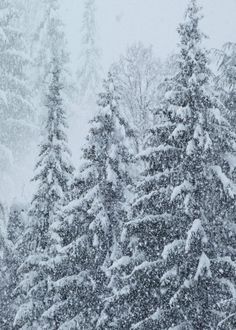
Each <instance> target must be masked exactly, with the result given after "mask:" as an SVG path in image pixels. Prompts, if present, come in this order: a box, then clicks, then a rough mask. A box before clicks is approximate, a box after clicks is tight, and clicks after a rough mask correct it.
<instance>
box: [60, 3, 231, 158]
mask: <svg viewBox="0 0 236 330" xmlns="http://www.w3.org/2000/svg"><path fill="white" fill-rule="evenodd" d="M187 3H188V0H97V29H98V42H97V43H98V47H99V48H100V49H101V51H102V58H101V61H102V66H103V68H104V75H105V73H106V71H107V70H108V68H109V66H110V65H111V63H112V62H113V61H115V60H117V59H118V57H119V56H120V54H122V53H124V52H125V51H126V48H127V46H128V45H129V44H132V43H133V42H137V41H141V42H142V43H143V44H144V45H146V46H149V45H150V44H152V45H153V48H154V51H155V53H156V55H157V56H159V57H161V58H165V57H166V56H167V55H168V54H170V53H171V52H173V51H175V50H176V45H177V43H178V41H179V39H178V34H177V31H176V29H177V26H178V24H179V23H180V22H182V21H183V17H184V13H185V10H186V6H187ZM83 4H84V0H61V14H62V18H63V20H64V22H65V27H66V35H67V38H68V48H69V51H70V53H71V60H72V63H73V71H75V70H76V69H77V67H78V56H79V51H80V39H81V35H80V29H81V19H82V14H83ZM199 4H200V5H201V6H202V7H203V11H202V12H203V15H204V19H203V20H202V22H201V24H202V29H203V32H204V33H205V34H207V35H208V36H209V39H207V40H206V46H207V47H208V48H220V47H221V46H222V45H223V44H224V43H225V42H226V41H234V42H236V0H199ZM95 111H96V107H94V109H82V108H81V105H80V104H76V105H75V113H76V114H77V116H76V118H73V120H72V121H71V123H70V140H71V145H72V151H73V158H74V161H75V163H78V160H79V158H80V148H81V146H82V145H83V142H84V137H85V136H86V133H87V130H88V120H89V118H91V117H92V116H93V114H94V112H95Z"/></svg>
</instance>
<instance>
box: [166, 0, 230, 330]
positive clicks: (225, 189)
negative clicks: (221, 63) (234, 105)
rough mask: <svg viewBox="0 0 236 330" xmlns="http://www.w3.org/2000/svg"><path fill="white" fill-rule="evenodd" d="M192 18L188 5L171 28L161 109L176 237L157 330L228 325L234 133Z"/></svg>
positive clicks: (169, 250) (194, 12)
mask: <svg viewBox="0 0 236 330" xmlns="http://www.w3.org/2000/svg"><path fill="white" fill-rule="evenodd" d="M200 18H201V15H200V13H199V7H198V6H197V3H196V0H191V1H190V4H189V6H188V9H187V11H186V16H185V22H184V23H183V24H180V26H179V29H178V32H179V35H180V48H181V50H180V58H179V62H178V65H179V72H177V75H176V76H175V77H174V78H173V79H172V82H171V88H170V91H169V92H168V93H167V94H166V106H165V108H164V113H165V114H166V116H167V118H168V122H169V124H170V125H172V133H171V135H170V136H168V141H171V144H172V145H173V147H174V148H176V149H177V150H178V156H177V157H176V165H175V166H174V168H173V171H174V176H173V178H172V180H171V181H170V184H171V186H172V194H171V199H170V201H171V204H172V207H171V213H172V217H173V218H174V220H175V222H174V227H175V228H176V229H177V233H178V235H176V237H175V239H174V240H172V241H170V240H169V239H168V240H169V243H168V241H167V243H168V244H166V246H165V247H164V250H163V254H162V256H163V260H164V263H165V267H166V271H165V273H164V274H163V276H162V278H161V293H162V295H161V307H162V308H163V310H162V313H160V320H162V321H163V324H162V327H163V328H164V329H170V328H172V327H173V328H176V329H194V330H196V329H197V330H198V329H199V330H200V329H216V328H221V329H226V328H231V327H232V326H233V327H234V326H235V315H232V311H231V309H232V305H233V302H234V292H235V291H234V290H235V270H236V268H235V266H236V265H235V252H236V251H235V248H236V246H235V237H236V236H235V235H236V232H235V229H234V228H235V216H234V213H235V194H236V190H235V188H236V185H235V182H234V180H233V179H234V178H235V166H234V162H235V155H236V154H235V134H234V133H233V132H232V127H231V126H230V124H229V123H228V122H227V120H226V119H225V118H224V116H223V114H224V113H225V109H224V107H223V105H222V104H221V103H220V101H219V100H218V98H217V96H216V93H214V91H212V89H211V86H210V83H209V80H210V75H211V74H210V71H209V68H208V65H207V64H208V63H207V62H208V59H207V56H206V51H205V50H204V49H203V48H202V46H201V41H202V38H203V34H202V33H201V31H200V30H199V20H200ZM230 322H231V323H230ZM219 324H220V325H219Z"/></svg>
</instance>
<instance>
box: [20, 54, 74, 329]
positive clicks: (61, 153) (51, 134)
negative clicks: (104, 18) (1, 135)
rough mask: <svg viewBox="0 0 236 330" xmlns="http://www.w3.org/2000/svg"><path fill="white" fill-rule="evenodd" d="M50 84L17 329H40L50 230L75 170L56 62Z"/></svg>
mask: <svg viewBox="0 0 236 330" xmlns="http://www.w3.org/2000/svg"><path fill="white" fill-rule="evenodd" d="M52 67H53V70H52V72H51V77H52V78H51V83H50V86H49V92H48V95H47V102H46V108H47V110H48V119H47V125H46V132H47V135H46V139H45V141H44V142H43V143H42V144H41V146H40V153H39V160H38V162H37V165H36V175H35V177H34V178H33V181H35V182H36V184H37V190H36V193H35V195H34V197H33V200H32V203H31V208H30V211H29V225H28V228H26V232H25V235H24V240H23V241H22V244H23V245H24V247H25V249H23V254H24V257H25V258H23V263H22V264H21V266H20V267H19V275H20V278H21V280H20V283H19V285H18V288H17V293H18V296H20V297H21V304H20V306H19V309H18V311H17V314H16V317H15V322H14V327H15V328H16V329H22V328H23V329H34V328H36V329H38V328H40V327H41V326H40V315H41V314H42V313H43V311H44V308H45V307H44V306H45V295H46V292H47V290H48V285H49V282H50V279H49V275H48V274H49V270H48V269H47V266H46V265H47V260H48V258H49V254H50V252H51V250H52V247H51V241H52V239H51V237H50V235H49V227H50V225H51V224H52V223H53V222H54V221H55V220H56V217H57V214H58V212H59V210H60V208H61V206H62V205H63V203H64V202H65V200H66V198H67V196H68V191H69V187H70V184H71V180H72V173H73V167H72V165H71V163H70V152H69V149H68V146H67V137H66V133H65V129H66V127H67V123H66V114H65V110H64V107H63V100H62V97H61V91H62V88H63V86H62V84H61V81H60V72H61V69H60V66H59V65H58V62H57V60H56V59H53V65H52Z"/></svg>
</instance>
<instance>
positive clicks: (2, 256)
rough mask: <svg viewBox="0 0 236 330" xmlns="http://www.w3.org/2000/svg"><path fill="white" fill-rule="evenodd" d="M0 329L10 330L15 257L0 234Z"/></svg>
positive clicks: (11, 245)
mask: <svg viewBox="0 0 236 330" xmlns="http://www.w3.org/2000/svg"><path fill="white" fill-rule="evenodd" d="M0 250H1V253H0V301H1V304H0V328H1V329H3V330H10V329H12V324H13V319H14V313H15V309H14V307H15V305H14V299H13V297H14V295H13V291H14V288H15V285H16V276H15V275H16V270H17V256H16V255H14V252H15V250H14V245H13V244H12V242H11V241H9V240H8V239H7V237H6V236H4V235H2V233H1V234H0Z"/></svg>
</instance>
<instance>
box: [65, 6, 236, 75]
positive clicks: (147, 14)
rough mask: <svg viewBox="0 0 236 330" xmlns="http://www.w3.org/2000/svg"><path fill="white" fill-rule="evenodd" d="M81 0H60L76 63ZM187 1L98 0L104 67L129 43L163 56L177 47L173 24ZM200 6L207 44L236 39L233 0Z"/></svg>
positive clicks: (211, 46) (210, 45) (235, 17)
mask: <svg viewBox="0 0 236 330" xmlns="http://www.w3.org/2000/svg"><path fill="white" fill-rule="evenodd" d="M83 1H84V0H61V4H62V15H63V18H64V20H65V24H66V30H67V36H68V43H69V50H70V52H71V54H72V60H73V62H74V63H75V62H76V60H77V58H78V54H79V48H80V26H81V17H82V11H83ZM187 3H188V0H97V26H98V32H99V33H98V35H99V39H98V45H99V47H100V48H101V50H102V54H103V57H102V64H103V66H104V69H105V70H106V69H107V67H109V65H110V64H111V62H113V61H114V60H116V59H117V58H118V56H119V55H120V54H121V53H123V52H125V49H126V47H127V45H128V44H131V43H133V42H134V41H142V42H143V43H144V44H145V45H149V44H152V45H153V46H154V50H155V52H156V54H158V55H159V56H160V57H162V58H163V57H165V56H166V55H168V54H169V53H170V52H172V51H174V50H175V49H176V43H177V42H178V35H177V32H176V27H177V26H178V24H179V23H180V22H181V21H182V19H183V15H184V12H185V9H186V5H187ZM199 3H200V5H201V6H202V7H203V15H204V19H203V20H202V23H201V24H202V28H203V31H204V33H206V34H207V35H208V36H209V39H208V40H207V41H206V46H207V47H209V48H219V47H221V46H222V44H223V43H224V42H226V41H234V42H236V0H199Z"/></svg>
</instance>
